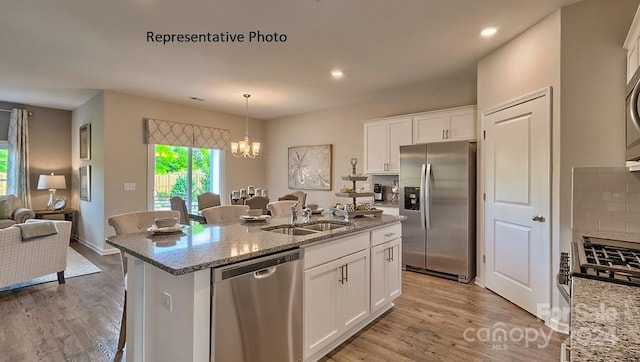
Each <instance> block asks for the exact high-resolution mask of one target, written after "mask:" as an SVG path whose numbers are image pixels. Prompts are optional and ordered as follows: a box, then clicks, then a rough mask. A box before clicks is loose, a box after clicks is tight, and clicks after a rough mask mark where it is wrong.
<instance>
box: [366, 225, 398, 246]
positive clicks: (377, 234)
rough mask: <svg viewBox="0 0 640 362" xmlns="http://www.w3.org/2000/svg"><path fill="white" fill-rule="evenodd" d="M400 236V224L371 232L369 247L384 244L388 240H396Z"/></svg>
mask: <svg viewBox="0 0 640 362" xmlns="http://www.w3.org/2000/svg"><path fill="white" fill-rule="evenodd" d="M401 236H402V226H401V224H400V223H397V224H393V225H390V226H385V227H382V228H380V229H376V230H373V231H371V246H376V245H380V244H382V243H386V242H387V241H389V240H393V239H398V238H399V237H401Z"/></svg>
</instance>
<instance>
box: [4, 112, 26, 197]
mask: <svg viewBox="0 0 640 362" xmlns="http://www.w3.org/2000/svg"><path fill="white" fill-rule="evenodd" d="M28 118H29V112H27V110H24V109H18V108H14V109H13V110H11V120H10V121H9V140H8V141H9V155H8V156H9V159H8V160H7V161H8V162H7V193H8V194H10V195H11V194H13V195H16V196H18V199H20V202H22V205H23V206H24V207H27V208H30V207H31V192H30V191H29V189H30V187H29V131H28Z"/></svg>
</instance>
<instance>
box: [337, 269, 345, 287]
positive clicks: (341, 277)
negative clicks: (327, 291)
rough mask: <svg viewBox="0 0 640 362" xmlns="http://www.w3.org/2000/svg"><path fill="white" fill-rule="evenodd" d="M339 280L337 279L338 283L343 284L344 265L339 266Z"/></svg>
mask: <svg viewBox="0 0 640 362" xmlns="http://www.w3.org/2000/svg"><path fill="white" fill-rule="evenodd" d="M339 269H340V279H338V283H340V284H344V265H340V268H339Z"/></svg>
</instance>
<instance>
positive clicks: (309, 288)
mask: <svg viewBox="0 0 640 362" xmlns="http://www.w3.org/2000/svg"><path fill="white" fill-rule="evenodd" d="M304 283H305V288H304V289H305V308H304V309H305V312H304V328H305V356H307V357H308V356H310V355H312V354H314V353H315V352H316V351H317V350H320V349H321V348H323V347H325V346H326V345H328V344H329V343H331V342H333V340H334V339H336V338H337V337H338V336H340V335H341V334H342V333H343V332H345V331H347V330H348V329H349V328H351V327H352V326H354V325H357V324H358V323H360V322H361V321H363V320H365V319H366V318H367V316H369V250H361V251H359V252H357V253H355V254H351V255H347V256H344V257H342V258H340V259H337V260H334V261H331V262H329V263H326V264H322V265H320V266H317V267H315V268H312V269H309V270H305V272H304Z"/></svg>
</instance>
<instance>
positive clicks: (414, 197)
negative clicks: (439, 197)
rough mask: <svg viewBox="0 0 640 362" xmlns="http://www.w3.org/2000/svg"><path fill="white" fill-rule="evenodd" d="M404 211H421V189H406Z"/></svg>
mask: <svg viewBox="0 0 640 362" xmlns="http://www.w3.org/2000/svg"><path fill="white" fill-rule="evenodd" d="M404 209H405V210H420V188H419V187H405V188H404Z"/></svg>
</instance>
